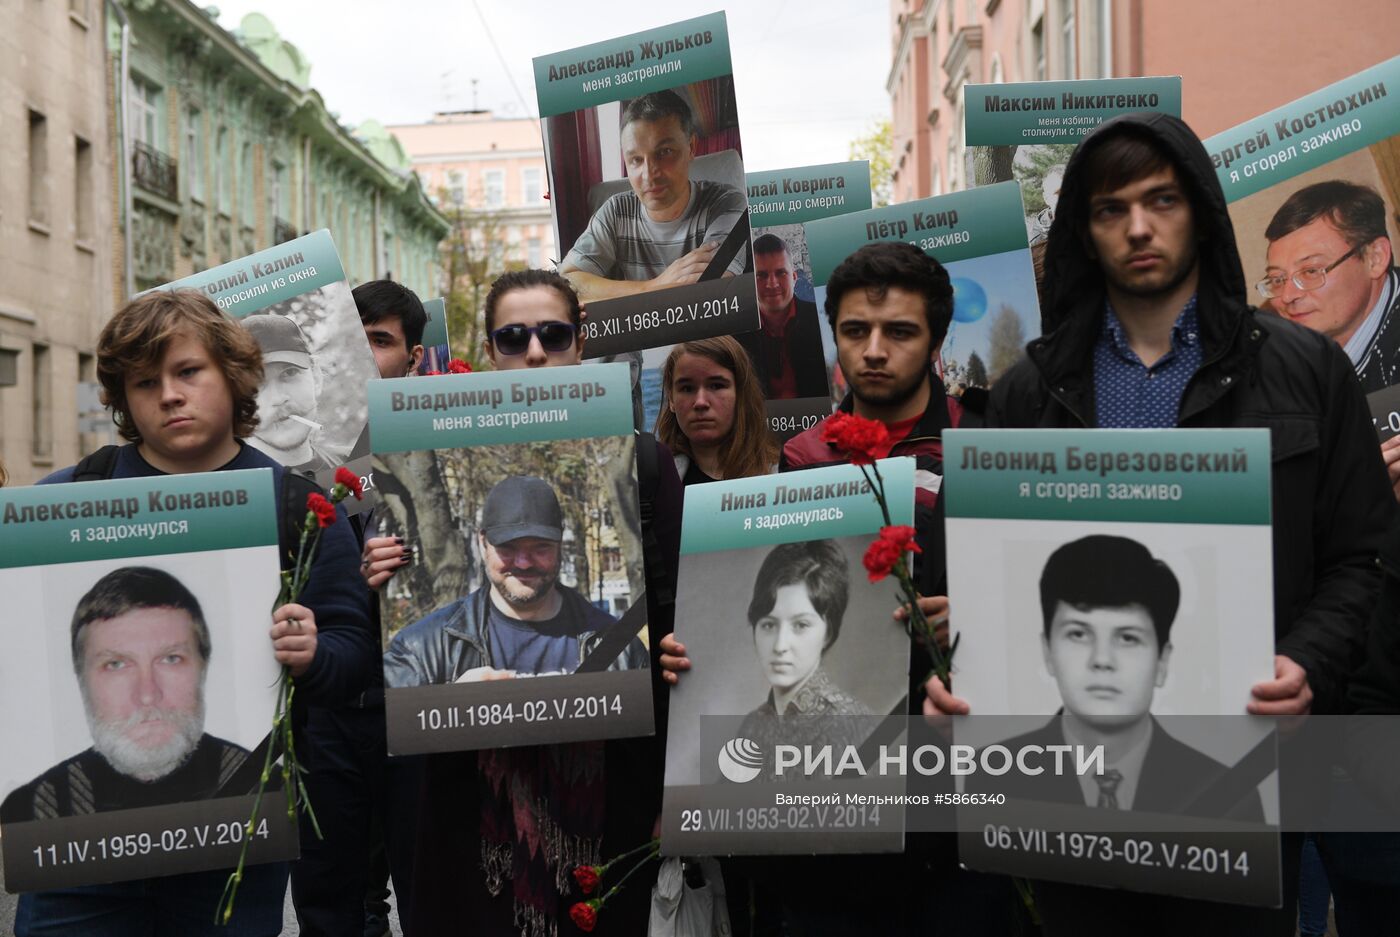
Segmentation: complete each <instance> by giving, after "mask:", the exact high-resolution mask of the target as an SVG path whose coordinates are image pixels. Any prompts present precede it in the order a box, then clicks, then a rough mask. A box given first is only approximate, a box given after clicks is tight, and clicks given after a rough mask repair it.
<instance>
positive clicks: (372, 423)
mask: <svg viewBox="0 0 1400 937" xmlns="http://www.w3.org/2000/svg"><path fill="white" fill-rule="evenodd" d="M632 419H633V417H632V384H631V369H630V366H629V365H628V364H626V363H625V362H615V363H612V364H599V365H575V366H572V367H567V368H530V369H523V370H517V371H485V372H481V373H477V374H442V375H434V376H432V377H401V378H394V379H391V380H378V381H370V382H369V435H370V445H371V447H372V448H373V449H374V451H375V452H412V451H415V450H420V449H466V448H470V447H472V446H493V445H500V444H501V443H515V442H545V441H549V440H554V439H589V438H591V437H594V436H626V435H630V434H631V433H632Z"/></svg>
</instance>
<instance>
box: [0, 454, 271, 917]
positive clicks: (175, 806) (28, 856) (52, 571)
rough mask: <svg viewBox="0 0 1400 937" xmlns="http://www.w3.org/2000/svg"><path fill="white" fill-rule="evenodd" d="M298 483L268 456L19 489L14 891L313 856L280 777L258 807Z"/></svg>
mask: <svg viewBox="0 0 1400 937" xmlns="http://www.w3.org/2000/svg"><path fill="white" fill-rule="evenodd" d="M278 498H279V493H278V491H276V490H275V486H274V471H273V470H272V469H267V468H261V469H251V470H243V471H223V472H199V473H192V474H184V475H155V476H150V477H135V478H116V479H105V480H94V481H81V482H70V483H66V484H49V485H35V486H33V487H27V488H4V489H0V590H3V592H4V595H5V603H6V605H5V615H4V616H3V618H2V619H0V659H3V660H5V661H6V662H8V663H7V665H6V666H5V668H4V675H3V679H0V746H3V747H4V751H5V758H4V760H3V763H0V834H2V835H0V845H2V846H3V848H4V863H3V865H4V873H5V887H6V889H7V890H9V891H12V892H20V891H36V890H44V889H54V888H70V887H77V886H83V885H93V884H99V883H105V882H123V881H129V880H135V879H147V878H152V877H155V876H161V875H174V874H177V873H189V872H197V871H207V870H214V869H228V868H231V867H232V866H233V865H235V864H236V863H237V862H238V860H239V852H240V850H241V848H242V847H243V845H244V843H245V841H246V843H247V846H248V858H247V861H248V863H250V864H256V863H265V862H274V861H285V860H288V859H295V858H296V856H297V849H298V839H297V826H296V820H295V818H294V817H292V816H289V814H288V809H287V802H286V796H285V794H284V792H283V791H282V790H281V789H280V784H274V785H273V786H272V787H271V789H269V790H268V791H267V792H266V794H265V795H264V796H263V798H262V801H261V802H260V805H259V807H258V808H257V811H256V814H255V813H254V798H255V796H256V792H257V790H258V783H259V779H260V777H261V775H262V771H263V767H264V761H265V752H266V748H265V743H266V740H267V739H268V728H269V727H270V726H271V725H272V715H273V710H274V708H275V706H276V703H277V693H278V685H279V682H280V677H281V672H282V668H281V665H280V664H279V663H278V662H277V658H276V656H275V654H274V650H273V646H272V642H271V640H270V638H269V637H268V630H269V629H270V628H271V627H272V612H273V603H274V602H275V601H276V599H277V596H278V590H279V588H280V586H281V577H280V575H279V569H278V567H279V565H280V562H279V557H280V555H281V551H280V549H279V545H278V540H279V522H280V518H281V515H282V509H281V506H280V505H279V500H278ZM250 817H253V820H254V822H253V823H252V824H251V826H249V825H248V824H249V818H250ZM213 913H214V908H213V907H212V906H211V907H210V909H209V914H210V915H213Z"/></svg>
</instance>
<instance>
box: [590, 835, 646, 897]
mask: <svg viewBox="0 0 1400 937" xmlns="http://www.w3.org/2000/svg"><path fill="white" fill-rule="evenodd" d="M645 848H646V849H647V854H646V855H645V856H643V857H642V858H641V859H639V860H638V861H637V864H636V865H634V866H632V868H630V869H628V870H627V874H626V875H624V876H622V878H621V879H620V880H619V881H618V883H617V884H616V885H614V886H613V887H612V888H609V889H608V891H607V894H605V895H603V896H602V897H601V898H599V899H598V907H599V908H602V907H603V905H605V904H607V901H608V899H609V898H611V897H612V896H613V895H615V894H617V893H618V892H620V891H621V890H622V886H623V885H625V884H627V880H628V879H629V878H631V877H632V876H633V875H635V874H636V872H637V870H638V869H640V868H641V867H642V866H644V865H646V864H647V863H648V862H650V861H651V860H653V859H655V858H656V856H657V854H658V853H659V852H660V851H661V842H660V840H655V839H654V840H652V841H651V842H649V843H647V844H646V847H645ZM638 851H639V850H638V849H634V850H632V852H638ZM631 854H632V853H625V855H631ZM618 858H621V856H619V857H618ZM616 861H617V859H614V860H613V862H616ZM608 865H612V862H609V863H608Z"/></svg>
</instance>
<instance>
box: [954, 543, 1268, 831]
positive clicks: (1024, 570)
mask: <svg viewBox="0 0 1400 937" xmlns="http://www.w3.org/2000/svg"><path fill="white" fill-rule="evenodd" d="M1013 523H1014V525H1015V530H1014V534H1013V533H1011V528H1010V525H1011V524H1013ZM982 524H983V530H984V531H985V538H983V537H981V536H979V537H978V541H977V543H976V547H975V549H973V550H972V551H971V552H972V553H973V555H975V556H976V557H977V558H978V560H979V562H978V563H977V564H972V563H965V564H962V572H963V575H962V578H960V579H958V580H952V579H950V585H951V586H952V589H953V595H952V596H950V600H951V601H952V602H954V603H958V602H959V598H960V597H961V604H959V605H957V607H958V608H959V616H960V617H963V616H964V615H966V616H967V617H966V618H964V620H976V621H978V622H986V623H993V622H995V623H997V625H998V626H993V627H979V628H978V629H977V630H976V631H973V632H968V633H966V634H965V636H964V638H963V641H962V643H961V645H960V647H959V650H958V661H957V677H956V680H957V687H958V692H959V694H960V695H964V697H965V698H966V699H967V700H968V702H969V704H970V705H971V706H972V712H973V713H974V714H976V715H982V716H1013V715H1014V716H1023V717H1024V719H1020V720H1014V721H1013V720H1010V719H1006V720H984V721H982V722H981V723H979V721H978V720H977V719H975V718H974V719H969V720H966V722H967V725H965V726H961V727H959V729H958V741H959V742H967V743H970V744H974V745H979V746H981V745H986V744H991V743H993V742H995V743H998V744H1001V745H1005V746H1007V747H1008V748H1011V749H1012V750H1013V751H1015V750H1016V749H1017V748H1018V747H1019V746H1023V745H1051V744H1054V745H1063V744H1069V745H1080V746H1085V747H1086V748H1090V749H1091V748H1093V747H1094V746H1099V745H1102V746H1103V750H1104V767H1105V770H1104V771H1103V772H1102V773H1100V774H1097V775H1094V774H1086V775H1074V774H1064V775H1058V776H1057V775H1053V774H1046V775H1040V776H1036V777H1027V776H1024V775H1020V774H1018V773H1016V772H1012V773H1010V774H1008V775H1005V776H1002V777H998V778H995V779H982V781H981V782H980V783H986V784H991V783H993V782H994V783H995V785H996V790H998V791H1002V792H1004V793H1007V795H1008V796H1011V795H1012V794H1013V793H1014V794H1015V795H1016V796H1018V797H1020V798H1022V799H1026V800H1044V801H1054V802H1059V803H1078V804H1084V805H1087V806H1097V807H1107V808H1111V809H1117V810H1142V811H1152V812H1161V813H1174V814H1180V813H1192V812H1193V811H1194V810H1195V809H1197V808H1195V807H1194V806H1193V804H1196V803H1197V802H1198V801H1199V800H1200V798H1201V797H1202V796H1203V795H1205V794H1206V793H1207V792H1208V791H1209V790H1210V789H1211V787H1212V785H1214V784H1215V783H1216V782H1218V781H1219V780H1220V778H1221V777H1222V776H1223V775H1224V774H1225V773H1226V771H1227V769H1228V768H1229V767H1230V766H1231V765H1233V764H1235V763H1236V762H1237V761H1239V760H1240V759H1241V758H1242V757H1243V756H1244V755H1245V754H1246V753H1247V752H1249V751H1250V750H1251V749H1252V747H1253V746H1254V745H1255V744H1257V743H1258V741H1259V740H1260V739H1261V738H1262V737H1263V735H1264V734H1265V733H1266V732H1267V726H1263V725H1260V726H1253V725H1251V723H1250V722H1249V721H1248V720H1246V719H1244V718H1237V719H1206V718H1188V717H1210V716H1217V715H1237V716H1240V717H1243V714H1244V711H1245V705H1246V703H1247V702H1248V700H1249V694H1250V688H1251V687H1252V686H1253V685H1254V684H1255V683H1258V682H1260V681H1262V680H1267V679H1270V678H1271V676H1272V673H1271V670H1270V668H1271V666H1272V662H1273V646H1272V635H1273V632H1272V617H1271V612H1270V609H1269V607H1268V604H1267V601H1266V602H1262V603H1261V602H1259V601H1258V599H1257V597H1258V596H1259V595H1260V594H1261V590H1262V594H1263V595H1265V596H1268V595H1269V594H1270V593H1269V591H1268V589H1269V583H1270V574H1269V573H1270V571H1269V562H1268V561H1269V556H1270V554H1269V547H1268V541H1267V539H1265V540H1264V541H1263V542H1262V543H1260V542H1258V541H1259V539H1260V538H1259V536H1258V529H1256V528H1252V527H1239V526H1235V527H1228V526H1224V525H1222V526H1221V527H1219V528H1214V527H1206V526H1204V525H1188V524H1182V525H1172V524H1139V525H1129V524H1094V523H1087V522H1058V523H1053V524H1052V523H1047V522H1040V521H1016V522H982ZM961 525H967V527H968V528H970V527H971V524H970V523H969V522H965V521H957V522H955V523H954V524H952V525H950V542H951V540H952V537H953V536H956V535H957V534H958V532H959V528H960V526H961ZM1266 533H1267V531H1266ZM969 576H970V577H971V580H970V581H969V579H968V577H969ZM968 606H971V611H970V612H967V613H964V612H963V609H964V608H967V607H968ZM1036 714H1042V715H1040V716H1039V717H1038V718H1037V717H1036ZM1013 725H1025V726H1026V729H1025V730H1017V731H1016V732H1015V733H1009V732H1007V731H1005V730H1006V728H1007V727H1008V726H1013ZM1259 780H1260V781H1262V780H1263V778H1260V779H1259ZM974 786H975V785H974ZM1211 803H1212V809H1213V810H1217V811H1218V810H1222V809H1223V810H1224V812H1225V813H1227V814H1228V815H1229V816H1230V817H1231V818H1233V819H1240V820H1252V821H1258V820H1260V819H1262V818H1263V815H1264V814H1263V812H1262V810H1261V805H1260V795H1259V793H1258V791H1254V790H1251V791H1249V792H1248V794H1247V796H1245V797H1243V798H1241V799H1240V800H1238V802H1235V803H1232V804H1230V805H1229V806H1228V807H1226V808H1220V807H1219V806H1218V804H1217V803H1216V802H1214V801H1211Z"/></svg>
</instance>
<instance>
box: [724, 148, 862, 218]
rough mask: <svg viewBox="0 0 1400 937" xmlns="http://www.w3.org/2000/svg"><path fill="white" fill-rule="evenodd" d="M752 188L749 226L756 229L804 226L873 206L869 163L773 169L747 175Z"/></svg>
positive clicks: (750, 190) (750, 191)
mask: <svg viewBox="0 0 1400 937" xmlns="http://www.w3.org/2000/svg"><path fill="white" fill-rule="evenodd" d="M744 178H745V182H746V184H747V185H748V189H749V223H750V224H752V225H753V226H754V227H755V228H768V227H772V226H773V225H779V224H801V223H802V222H804V221H814V220H816V219H817V218H830V217H831V216H833V215H845V214H849V213H850V212H853V211H867V210H869V208H870V205H871V197H872V193H871V191H870V163H869V162H868V161H866V160H856V161H854V162H849V163H827V164H825V165H822V166H799V167H797V168H796V169H773V170H769V171H768V172H751V173H748V174H746V175H745V177H744Z"/></svg>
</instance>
